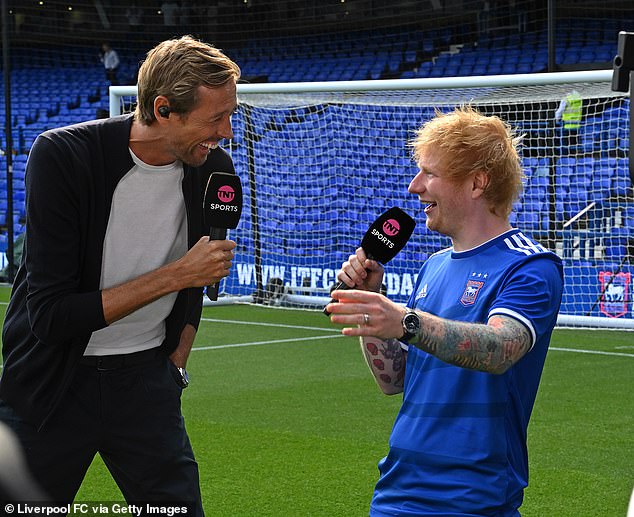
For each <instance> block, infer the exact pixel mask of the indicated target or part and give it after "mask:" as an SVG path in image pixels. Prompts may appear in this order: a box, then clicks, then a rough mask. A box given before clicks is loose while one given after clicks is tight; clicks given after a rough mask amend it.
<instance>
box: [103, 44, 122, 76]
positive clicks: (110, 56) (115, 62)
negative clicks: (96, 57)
mask: <svg viewBox="0 0 634 517" xmlns="http://www.w3.org/2000/svg"><path fill="white" fill-rule="evenodd" d="M100 57H101V62H102V63H103V66H104V68H105V70H106V79H107V80H108V82H109V83H110V85H111V86H115V85H117V84H119V83H118V82H117V70H118V69H119V63H120V61H119V54H117V51H116V50H114V49H113V48H112V47H110V44H109V43H103V44H102V45H101V54H100Z"/></svg>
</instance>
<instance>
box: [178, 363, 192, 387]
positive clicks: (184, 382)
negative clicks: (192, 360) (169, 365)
mask: <svg viewBox="0 0 634 517" xmlns="http://www.w3.org/2000/svg"><path fill="white" fill-rule="evenodd" d="M176 369H177V370H178V373H180V374H181V378H180V385H181V388H183V389H185V388H186V387H187V386H189V375H187V370H185V368H176Z"/></svg>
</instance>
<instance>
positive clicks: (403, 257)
mask: <svg viewBox="0 0 634 517" xmlns="http://www.w3.org/2000/svg"><path fill="white" fill-rule="evenodd" d="M611 79H612V71H611V70H598V71H585V72H564V73H548V74H518V75H504V76H476V77H448V78H429V79H401V80H379V81H339V82H316V83H263V84H239V85H238V97H239V102H240V107H239V110H238V113H237V114H236V115H235V116H234V118H233V126H234V128H233V129H234V139H233V140H232V141H231V142H228V143H227V149H228V150H229V152H230V153H231V155H232V157H233V160H234V163H235V166H236V170H237V172H238V175H239V176H240V177H241V180H242V183H243V188H244V193H245V207H244V210H243V217H242V220H241V222H240V224H239V225H238V228H237V229H236V230H233V231H232V238H234V239H235V240H236V241H237V242H238V249H237V254H236V259H235V261H234V268H233V271H232V273H231V275H230V277H229V278H227V279H226V280H225V281H223V282H222V285H221V297H220V299H219V300H220V301H219V302H218V303H228V302H235V301H250V302H256V303H266V304H270V305H282V306H295V307H306V308H321V307H323V305H324V304H325V303H326V302H327V301H328V300H329V296H328V293H329V289H330V287H331V286H332V285H333V284H334V282H335V274H336V271H337V270H338V268H339V267H340V265H341V263H342V262H343V261H344V260H345V259H346V257H347V256H348V255H349V254H350V253H351V252H352V251H353V250H354V249H355V248H356V247H357V246H358V245H359V242H360V240H361V238H362V236H363V234H364V233H365V231H366V230H367V228H368V226H369V225H370V223H371V222H372V221H373V220H374V219H375V218H376V217H377V216H378V215H379V214H380V213H382V212H384V211H385V210H386V209H388V208H390V207H392V206H398V207H400V208H402V209H404V210H405V211H406V212H408V213H409V214H410V215H412V216H413V217H414V219H416V220H417V221H418V222H419V224H418V225H417V227H416V230H415V232H414V235H413V236H412V238H411V240H410V242H409V243H408V244H407V246H406V247H405V249H404V250H403V251H402V252H401V253H400V254H399V255H398V256H397V257H396V258H394V259H393V261H391V262H390V263H389V264H388V265H387V267H386V277H385V289H386V291H387V294H388V296H389V297H390V298H391V299H393V300H395V301H397V302H401V303H404V302H405V301H406V300H407V298H408V296H409V294H410V293H411V290H412V288H413V284H414V282H415V278H416V276H415V275H416V274H417V272H418V269H419V267H420V265H421V264H422V262H423V261H424V260H425V259H426V257H427V256H429V255H430V254H431V253H434V252H435V251H437V250H438V249H441V248H443V247H446V246H448V245H449V244H450V243H449V240H448V239H447V238H445V237H442V236H440V235H438V234H434V233H432V232H429V231H428V230H427V229H426V228H425V225H424V214H423V212H422V207H421V206H420V204H419V203H418V200H417V199H416V198H415V196H412V195H410V194H408V193H407V185H408V183H409V181H410V180H411V178H412V177H413V176H414V174H415V173H416V172H417V170H416V166H415V164H414V162H413V161H412V159H411V156H410V149H409V146H408V145H407V144H408V142H409V140H410V139H411V137H412V136H413V133H414V131H415V130H416V129H417V128H419V127H420V126H421V125H422V124H423V123H424V122H425V121H426V120H428V119H429V118H430V117H432V116H433V114H434V112H435V110H436V109H438V110H441V111H447V110H450V109H452V108H453V107H455V106H457V105H460V104H465V103H469V104H472V105H473V106H475V107H477V108H478V109H479V110H480V111H482V112H484V113H487V114H496V115H498V116H500V117H501V118H503V119H505V120H507V121H508V122H509V123H510V124H511V126H513V127H514V128H515V129H516V131H517V132H518V133H519V134H524V135H525V137H524V143H523V146H522V157H523V168H524V173H525V176H526V179H525V186H524V192H523V194H522V196H521V198H520V200H519V201H518V202H517V203H516V205H515V207H514V211H513V214H512V218H511V220H512V223H513V224H514V225H515V226H517V227H518V228H520V229H522V230H523V231H525V232H526V233H528V234H530V235H532V236H533V237H534V238H536V239H537V240H539V241H540V242H541V243H542V244H543V245H544V246H546V247H548V248H549V249H552V250H553V251H555V252H556V253H558V254H559V255H560V256H561V257H562V259H563V260H564V274H565V293H564V299H563V302H562V307H561V312H560V315H559V320H558V325H559V326H564V327H565V326H570V327H578V326H583V327H589V328H620V329H634V308H633V306H632V305H633V304H632V291H633V290H634V256H633V254H634V197H633V194H632V178H630V174H629V169H628V157H629V140H628V138H629V102H630V101H629V97H628V96H627V95H626V94H622V93H618V92H613V91H612V90H611ZM573 90H574V91H576V92H578V93H579V95H580V96H581V98H582V99H583V118H582V121H581V125H580V127H579V129H578V130H577V131H576V134H575V135H573V136H574V138H570V137H571V135H568V134H566V130H565V129H564V128H563V127H562V125H561V122H560V121H557V120H556V117H555V113H556V111H557V108H558V107H559V104H560V101H561V99H563V98H564V97H565V96H566V95H568V94H569V93H570V92H571V91H573ZM135 99H136V87H134V86H114V87H110V114H111V116H114V115H118V114H121V113H124V112H129V111H130V110H131V109H133V107H134V104H135Z"/></svg>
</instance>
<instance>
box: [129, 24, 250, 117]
mask: <svg viewBox="0 0 634 517" xmlns="http://www.w3.org/2000/svg"><path fill="white" fill-rule="evenodd" d="M239 78H240V68H239V67H238V65H237V64H236V63H234V62H233V61H232V60H231V59H229V58H228V57H227V56H225V55H224V54H223V53H222V52H221V51H220V50H218V49H217V48H215V47H213V46H212V45H209V44H207V43H203V42H202V41H198V40H196V39H194V38H192V37H191V36H183V37H181V38H178V39H170V40H166V41H163V42H162V43H159V44H158V45H157V46H156V47H154V48H153V49H152V50H150V51H149V52H148V54H147V58H146V59H145V61H144V62H143V64H142V65H141V68H140V69H139V77H138V95H137V98H138V103H137V106H136V110H135V113H134V116H135V119H136V120H137V121H140V122H142V123H144V124H147V125H149V124H151V123H152V122H153V121H154V120H156V117H155V116H154V100H155V99H156V97H158V96H159V95H162V96H165V97H167V99H168V100H169V103H170V111H172V112H173V113H183V114H186V113H189V112H190V111H191V110H192V109H193V108H194V106H196V104H197V102H198V96H197V89H198V87H199V86H206V87H208V88H217V87H219V86H222V85H224V84H226V83H227V82H228V81H230V80H232V79H233V80H235V81H237V80H238V79H239Z"/></svg>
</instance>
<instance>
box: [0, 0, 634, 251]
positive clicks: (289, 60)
mask: <svg viewBox="0 0 634 517" xmlns="http://www.w3.org/2000/svg"><path fill="white" fill-rule="evenodd" d="M245 3H246V2H245ZM440 3H441V4H442V2H440ZM80 4H81V6H82V8H83V9H84V11H89V10H90V9H94V3H93V2H88V1H85V2H80ZM396 4H397V5H398V7H395V8H394V12H396V13H397V14H395V15H394V18H390V16H392V15H389V16H388V15H387V14H385V13H383V14H382V15H381V17H380V18H376V17H374V18H371V17H366V18H363V17H361V18H359V20H361V21H358V25H359V28H357V27H356V25H355V24H354V22H352V21H350V22H348V21H346V16H350V17H352V16H354V13H353V14H345V13H344V12H343V11H337V13H336V16H335V15H331V14H330V13H325V14H322V15H321V16H322V18H323V23H321V22H319V23H318V22H317V20H322V18H319V17H318V16H315V17H313V18H310V20H311V22H310V23H312V24H313V25H310V24H308V25H307V23H306V20H307V19H308V18H302V17H301V16H300V15H297V16H296V19H293V18H292V17H291V15H290V14H288V13H287V14H286V15H285V16H286V18H285V23H287V24H291V25H290V26H287V27H286V29H288V30H285V31H283V30H282V29H279V30H278V29H277V28H276V27H275V25H276V22H275V19H274V18H272V15H270V16H269V17H268V18H267V16H268V15H266V14H263V13H262V12H259V13H258V14H257V16H261V17H262V20H264V22H265V23H264V24H263V25H264V26H265V27H268V30H264V29H263V30H261V31H260V30H259V29H258V28H257V27H258V25H257V24H256V23H254V22H253V20H254V19H255V18H254V17H255V14H254V15H253V17H252V18H251V23H252V25H248V24H247V25H245V27H246V30H245V29H240V30H242V34H243V36H242V37H237V36H236V33H231V32H229V31H231V30H233V29H232V27H233V28H237V26H238V25H239V24H240V23H242V22H244V20H248V19H249V18H246V17H245V16H246V15H243V14H241V13H237V14H235V23H232V22H231V20H230V18H229V17H230V16H231V14H230V13H228V14H226V17H224V18H223V20H224V21H225V22H226V25H227V26H228V27H229V28H228V29H226V30H227V31H228V32H225V33H221V32H219V33H218V39H219V46H222V47H223V48H224V49H225V51H226V52H227V53H228V54H229V55H230V56H231V57H232V58H233V59H235V60H236V61H237V62H238V63H239V64H240V65H241V67H242V70H243V77H244V79H245V80H246V81H248V82H305V81H346V80H367V79H369V80H377V79H391V78H401V79H407V78H419V77H448V76H465V75H498V74H517V73H535V72H545V71H549V70H550V67H552V65H553V63H549V43H552V44H553V45H554V47H552V50H554V57H555V63H554V64H555V66H556V69H557V70H572V69H591V68H604V69H605V68H609V67H611V60H612V58H613V57H614V55H615V53H616V42H617V40H616V35H617V33H618V31H619V30H632V29H634V22H633V21H632V20H633V19H634V9H632V8H629V9H628V8H611V7H609V6H606V4H604V3H602V2H595V3H594V4H592V2H584V3H583V4H584V5H583V6H581V5H579V4H580V3H579V2H560V4H563V5H562V7H561V12H558V13H557V19H556V24H555V32H554V33H555V40H554V41H553V42H549V39H548V30H547V17H546V14H547V12H546V9H545V5H542V3H541V2H535V4H536V5H537V6H538V7H536V8H535V10H534V11H531V12H529V13H515V12H512V11H509V12H504V13H502V14H499V16H498V18H492V19H491V20H490V23H489V24H488V26H487V27H484V26H483V25H481V24H479V23H476V22H475V21H476V20H479V17H478V15H479V13H478V12H477V8H476V4H477V2H468V1H466V2H463V4H464V5H465V6H466V8H465V12H464V13H461V14H460V16H458V15H453V14H452V13H450V12H448V11H449V10H448V9H442V10H440V11H438V12H430V13H425V16H426V19H425V20H424V22H423V21H421V20H420V19H417V18H416V17H413V13H415V12H417V11H416V7H415V4H416V2H409V4H411V5H410V6H408V2H398V3H396ZM500 4H503V3H500ZM543 4H545V2H544V3H543ZM591 4H592V5H591ZM329 5H330V4H329ZM349 5H350V7H349V9H350V12H352V6H353V3H352V2H350V3H349ZM272 6H273V4H271V5H270V7H271V8H272ZM330 7H331V8H332V9H333V10H337V9H341V8H342V7H341V5H334V3H333V5H330ZM236 9H237V8H236ZM399 9H400V11H399ZM124 11H125V3H124V2H113V12H114V13H115V14H114V15H113V19H112V20H113V27H112V28H111V29H110V30H109V31H108V30H102V29H100V30H99V31H98V32H96V33H93V32H91V30H90V29H88V28H85V27H82V26H81V25H77V27H76V28H77V31H76V37H73V34H65V35H64V37H63V38H62V37H60V38H57V36H58V31H57V30H56V29H55V26H54V25H51V27H49V28H48V29H47V28H46V27H47V25H46V24H44V25H43V26H42V27H44V28H42V27H39V28H34V26H31V28H32V31H33V32H32V33H29V32H28V31H27V30H26V28H24V27H22V28H21V29H20V30H21V31H22V32H21V33H17V32H16V30H15V27H14V28H13V29H12V33H11V34H12V37H13V41H12V45H11V47H10V58H11V66H10V71H11V72H10V79H11V81H10V82H11V103H10V105H11V121H10V122H11V135H12V140H13V145H12V150H11V153H12V158H13V185H12V187H13V214H7V213H6V203H7V189H6V187H7V185H6V182H7V180H6V177H7V176H6V157H5V156H0V230H1V231H0V248H2V246H4V245H6V240H7V227H8V226H7V225H12V228H13V231H14V236H15V235H19V233H20V232H22V231H23V227H24V226H23V223H24V220H23V218H24V201H25V200H24V171H25V164H26V159H27V155H28V152H29V149H30V147H31V145H32V143H33V141H34V139H35V138H36V137H37V135H39V134H40V133H41V132H42V131H44V130H46V129H49V128H54V127H60V126H64V125H67V124H72V123H76V122H80V121H84V120H89V119H94V118H97V117H99V116H105V115H106V114H107V110H108V90H107V86H108V85H107V84H106V81H105V78H104V70H103V66H102V65H101V63H100V62H99V59H98V56H97V46H98V45H97V44H96V43H95V42H96V41H99V40H98V39H96V38H101V39H105V38H106V37H107V38H108V39H110V40H112V41H113V47H114V48H116V50H117V51H118V53H119V56H120V58H121V61H122V64H121V67H120V70H119V74H118V75H119V77H120V81H121V83H122V84H134V83H135V74H136V68H137V65H138V63H139V62H140V61H141V60H142V59H143V55H144V52H145V51H146V50H147V49H148V48H150V47H151V46H152V45H153V43H154V42H155V41H156V40H158V39H160V38H162V37H164V36H169V35H170V34H167V35H166V34H165V33H163V32H162V30H163V28H162V27H161V26H160V19H159V18H157V15H156V13H154V12H153V10H151V9H149V8H148V9H146V20H149V22H148V23H147V24H146V26H145V27H144V28H143V31H142V32H141V33H139V34H132V33H130V32H129V31H126V28H125V23H124V14H123V13H124ZM333 12H334V11H333ZM399 12H400V14H398V13H399ZM588 13H590V14H591V16H590V15H589V14H588ZM584 14H585V15H584ZM27 16H31V15H30V14H28V13H27ZM333 16H334V18H333ZM526 16H527V17H528V19H527V18H526ZM95 18H96V19H98V17H95ZM418 18H420V17H418ZM427 18H429V19H427ZM117 20H118V22H117V23H118V26H119V29H118V32H117V30H116V29H115V27H114V26H115V25H116V23H115V21H117ZM195 20H197V18H195V17H194V16H193V14H192V13H190V17H189V24H188V25H183V27H182V30H181V33H201V36H203V37H205V36H206V35H209V31H210V30H211V29H210V28H209V27H211V25H210V26H209V27H203V26H202V24H201V23H200V22H198V24H197V22H196V21H195ZM250 28H253V31H251V32H250ZM351 28H352V29H351ZM218 30H219V29H218ZM206 31H207V32H206ZM245 34H246V36H245ZM211 39H213V37H212V38H211ZM58 40H59V41H58ZM42 42H44V44H42ZM4 95H5V93H4V92H2V93H1V94H0V119H1V120H2V121H3V125H4V121H5V120H6V113H5V100H4ZM430 109H432V108H430ZM627 116H628V114H627V110H626V108H625V107H623V106H615V107H610V106H608V107H606V108H605V110H603V111H600V110H597V111H596V113H595V112H592V111H590V112H589V113H587V115H586V118H585V120H584V124H583V126H582V128H581V130H580V133H579V138H578V148H577V149H576V152H575V154H574V156H560V157H559V158H557V160H556V162H555V164H554V166H555V168H556V182H555V184H554V185H553V186H552V187H551V186H550V185H549V184H548V181H549V180H548V174H547V168H548V167H549V166H550V163H549V162H548V160H546V159H545V158H544V156H540V155H539V154H540V153H539V152H538V153H537V155H533V154H534V153H528V154H527V155H526V156H525V158H524V169H525V173H526V178H527V179H526V188H525V190H524V193H523V194H522V197H521V199H520V200H519V201H518V202H517V203H516V207H515V208H516V211H515V212H514V214H513V216H512V219H513V221H514V222H516V223H517V224H518V225H519V226H520V227H523V228H526V229H528V230H530V231H531V232H534V233H537V234H539V233H540V232H547V231H548V230H549V228H550V227H551V226H552V224H553V223H556V224H562V223H563V222H564V221H566V220H568V219H569V218H570V217H572V216H574V214H576V213H577V212H578V211H579V210H581V209H582V208H584V207H585V206H587V204H588V203H589V202H591V201H594V202H595V203H598V204H600V205H601V206H602V207H603V206H608V205H609V203H611V202H612V201H614V200H615V199H629V200H630V202H632V199H631V196H632V187H631V183H630V179H629V176H628V168H627V157H626V156H624V155H623V154H619V153H617V152H615V149H626V148H627V147H628V145H629V144H628V139H629V130H628V127H627V122H624V121H626V120H627ZM235 122H236V124H238V125H239V124H240V123H241V121H240V120H236V121H235ZM280 122H283V121H280ZM516 122H517V125H518V126H519V129H520V130H521V131H522V132H524V133H526V134H527V138H528V139H530V140H531V141H532V142H540V141H543V142H553V141H554V138H555V135H553V134H552V129H551V128H549V127H546V126H545V125H544V124H543V123H541V122H533V121H531V120H520V121H516ZM255 123H256V124H258V123H259V122H258V121H255ZM266 123H270V120H269V119H267V120H266V121H264V120H263V121H261V124H266ZM397 123H398V122H397ZM413 123H414V122H413ZM391 124H392V121H391V119H390V115H389V112H387V111H380V112H379V111H377V116H376V118H375V119H374V120H373V121H372V123H371V124H370V123H364V124H362V125H361V126H360V127H358V128H357V131H358V133H357V134H356V135H355V134H353V135H351V136H350V138H351V140H352V141H354V139H355V138H358V139H359V140H360V141H361V140H363V139H368V138H370V139H380V138H381V135H382V133H383V132H384V131H385V130H388V129H389V130H390V131H391V132H392V133H394V130H395V129H396V128H394V127H392V126H391ZM280 127H286V129H285V131H292V130H293V129H292V128H291V129H289V128H288V124H284V123H281V124H280ZM238 129H239V127H238ZM259 129H261V130H264V129H265V128H264V127H261V128H259ZM402 129H403V130H402V132H401V133H398V134H399V137H402V139H403V141H405V140H406V139H407V138H408V136H409V134H408V133H407V129H406V128H402ZM236 134H237V135H240V134H241V131H239V130H237V131H236ZM597 135H600V137H597ZM304 136H306V135H304ZM301 137H302V135H301V134H300V135H291V134H287V133H282V134H280V138H283V139H284V141H285V142H286V145H287V148H288V153H289V155H290V159H291V160H294V161H295V163H296V164H297V166H298V167H299V168H300V170H301V168H302V167H305V168H310V167H313V166H314V164H313V163H311V157H310V156H306V155H305V154H303V153H302V150H301V148H300V147H297V146H295V147H294V144H293V142H294V138H301ZM322 138H324V139H332V140H333V141H334V140H336V135H322ZM239 139H240V137H239V136H238V138H237V139H236V142H234V144H235V145H238V146H239V145H240V144H241V143H242V142H240V140H239ZM349 141H350V140H349ZM532 147H533V148H535V146H532ZM0 148H1V149H2V152H3V153H6V152H8V149H7V146H6V136H5V135H2V137H1V140H0ZM257 152H259V151H257ZM560 154H561V153H558V155H560ZM237 156H238V160H239V159H240V158H239V156H240V155H237ZM259 158H260V159H263V160H265V161H266V157H259ZM333 159H334V160H337V159H338V157H337V156H335V157H334V158H333ZM236 165H237V166H238V167H244V166H246V164H243V163H237V164H236ZM362 165H363V166H368V167H369V168H370V169H371V170H372V171H376V172H381V171H384V170H386V169H388V168H390V167H400V168H407V167H411V166H412V164H411V163H410V162H409V161H408V157H407V156H404V155H403V154H402V153H397V152H395V151H394V149H392V148H391V147H388V148H386V149H383V153H377V155H376V156H372V157H363V159H361V158H359V166H362ZM346 166H350V161H348V162H347V164H346ZM545 171H546V172H545ZM588 185H590V186H591V187H592V188H591V191H592V192H594V193H600V196H599V197H594V198H593V199H588V190H589V189H588ZM346 188H348V189H349V190H350V193H349V194H350V195H349V199H352V200H353V202H354V203H358V204H359V206H365V205H367V204H368V203H370V202H371V200H372V198H373V195H374V193H373V192H372V191H371V190H368V189H367V187H365V186H363V185H349V186H347V187H346ZM330 189H332V187H331V186H330V185H329V184H328V182H327V178H324V182H323V184H320V185H312V186H311V190H310V191H309V190H308V189H304V190H303V191H302V195H299V196H298V197H297V198H296V199H295V200H294V205H293V206H292V207H291V206H290V205H289V207H288V209H289V210H290V209H292V210H293V211H294V213H295V214H296V215H297V213H300V212H303V213H304V215H306V216H307V218H310V216H311V210H313V207H315V206H317V205H316V204H315V203H314V202H313V201H311V199H310V196H313V195H315V196H324V197H332V195H333V192H331V191H330ZM366 190H368V191H366ZM551 191H552V192H551ZM270 194H271V195H270V198H269V199H270V200H271V202H272V203H273V205H274V204H275V195H276V194H275V193H274V192H271V193H270ZM551 194H552V195H553V196H554V198H555V200H556V201H555V207H556V210H555V211H554V213H552V214H550V213H549V212H548V208H547V206H545V204H546V202H545V200H546V199H548V198H549V195H551ZM338 202H342V201H335V202H334V203H333V206H332V209H333V210H336V209H338V206H337V203H338ZM346 203H347V204H348V205H350V203H351V201H346ZM602 209H603V208H602ZM263 210H264V211H266V210H267V207H266V206H264V207H263ZM265 213H266V212H265ZM633 217H634V210H630V209H629V208H628V209H627V210H626V211H624V212H623V213H622V214H620V213H619V220H618V221H615V225H616V227H618V228H619V230H618V232H616V233H617V234H618V235H615V236H614V239H613V242H612V241H610V242H609V243H607V244H606V246H605V257H606V258H607V259H609V260H612V259H614V258H616V257H618V256H619V253H621V254H622V253H623V252H627V251H628V249H627V246H628V242H631V239H632V237H633V234H634V232H633V230H632V228H633V226H632V219H633ZM263 220H264V221H266V220H267V218H266V217H263ZM248 224H249V222H246V223H245V225H248ZM289 224H290V223H289ZM304 230H305V231H311V230H316V231H317V232H318V231H319V228H309V227H307V228H305V229H304ZM362 230H363V228H361V227H360V228H359V229H358V233H361V232H362ZM246 233H247V232H245V234H246ZM273 233H274V232H273ZM317 234H319V233H317ZM434 239H436V240H438V242H437V243H436V244H437V245H438V246H440V245H444V244H445V242H441V241H442V239H440V238H438V237H434V236H432V235H429V240H430V242H431V241H434ZM628 239H630V240H628ZM356 244H357V243H356V242H352V241H351V240H350V239H348V238H346V237H345V236H343V235H342V237H341V241H340V242H338V243H337V247H338V248H339V249H348V248H350V247H351V246H356ZM240 246H242V247H245V248H246V247H249V246H252V240H251V239H250V238H249V237H246V238H245V239H244V240H243V242H241V243H240ZM264 246H267V247H278V248H281V249H283V250H285V253H288V254H289V255H293V254H298V253H301V250H300V248H301V246H300V245H299V243H297V242H294V241H293V240H292V239H285V240H284V241H280V242H277V241H275V240H274V239H271V240H270V241H267V242H266V243H264Z"/></svg>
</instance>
